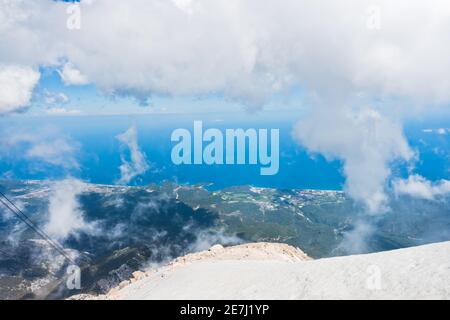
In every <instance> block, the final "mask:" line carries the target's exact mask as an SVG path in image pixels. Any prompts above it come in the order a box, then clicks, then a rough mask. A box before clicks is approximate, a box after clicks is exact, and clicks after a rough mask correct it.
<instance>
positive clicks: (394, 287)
mask: <svg viewBox="0 0 450 320" xmlns="http://www.w3.org/2000/svg"><path fill="white" fill-rule="evenodd" d="M78 298H81V299H82V298H95V299H434V298H436V299H450V242H443V243H437V244H431V245H425V246H420V247H414V248H407V249H401V250H394V251H386V252H380V253H374V254H365V255H355V256H347V257H337V258H329V259H320V260H311V259H309V258H308V257H307V256H306V255H305V254H304V253H302V252H301V251H300V250H298V249H295V248H293V247H289V246H287V245H281V244H267V243H261V244H250V245H241V246H237V247H230V248H222V247H220V246H216V247H213V248H211V249H210V250H209V251H206V252H202V253H197V254H193V255H188V256H185V257H182V258H179V259H177V260H175V261H174V262H173V263H171V264H170V265H168V266H165V267H163V268H160V269H159V270H153V271H147V272H137V273H135V277H134V278H133V279H131V280H130V281H129V282H124V283H122V284H121V285H120V286H119V287H118V288H114V289H112V290H111V291H110V292H109V293H108V294H107V295H105V296H99V297H92V296H83V297H78Z"/></svg>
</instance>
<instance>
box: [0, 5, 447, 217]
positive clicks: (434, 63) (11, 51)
mask: <svg viewBox="0 0 450 320" xmlns="http://www.w3.org/2000/svg"><path fill="white" fill-rule="evenodd" d="M67 5H68V4H67V3H62V2H56V1H46V0H38V1H33V2H32V3H30V1H25V0H17V1H14V2H11V1H5V0H3V1H1V2H0V8H1V10H0V12H2V15H3V16H4V19H0V21H2V23H1V24H0V36H1V38H2V51H1V52H0V61H3V62H4V63H5V64H19V65H29V66H34V65H43V64H44V65H57V66H60V65H61V61H67V62H68V63H67V64H65V65H64V66H63V67H62V71H61V77H62V78H63V80H64V77H65V79H66V80H64V81H67V83H68V84H70V83H74V84H76V83H78V84H80V83H84V82H85V81H87V80H86V79H89V81H91V82H92V83H94V84H95V85H96V86H97V87H98V88H101V89H103V90H104V91H106V92H110V93H121V94H123V93H127V94H134V95H136V96H137V97H138V98H139V99H141V100H143V97H148V96H149V95H151V94H171V95H203V94H210V93H218V94H223V95H224V96H225V97H226V98H232V99H239V100H240V101H244V102H246V103H248V104H252V105H258V104H262V103H263V102H264V101H265V99H266V98H267V97H269V96H271V95H272V94H274V93H278V92H285V91H288V90H290V89H291V88H296V87H300V88H302V91H303V92H305V95H306V96H307V97H306V98H307V99H305V101H306V103H305V105H304V107H305V108H307V109H308V110H309V115H308V116H306V117H305V118H304V119H302V121H301V122H300V123H299V125H298V126H297V128H296V130H295V134H296V136H297V138H298V140H299V141H300V142H301V143H303V144H305V146H306V147H307V148H308V149H309V150H310V151H311V152H320V153H323V154H325V155H326V156H327V157H329V158H338V159H341V160H342V161H343V162H344V173H345V174H346V176H347V182H346V188H347V190H348V191H349V193H350V194H351V195H352V196H354V197H355V198H356V199H357V200H358V201H361V202H363V203H364V204H365V205H366V207H367V208H368V211H369V212H371V213H374V212H379V211H383V208H384V207H385V199H386V195H385V185H386V182H387V181H386V180H387V179H388V178H389V176H390V170H389V164H390V163H391V162H392V161H396V160H409V159H411V158H412V155H411V151H410V150H409V148H408V146H407V143H406V140H405V139H404V137H403V133H402V128H401V122H402V119H403V118H404V117H405V116H406V115H409V114H410V113H411V112H421V111H423V110H427V112H429V111H428V110H432V109H425V108H424V107H425V106H427V107H428V106H430V105H433V106H434V105H435V106H443V105H446V104H448V103H449V102H450V77H449V75H448V72H447V70H450V44H449V42H448V41H447V39H448V34H450V24H449V23H448V21H450V4H449V2H448V1H446V0H436V1H434V2H433V5H432V6H431V5H429V4H427V3H425V2H424V1H422V0H397V1H391V0H378V1H376V3H375V4H374V3H373V1H369V0H348V1H346V3H345V6H343V5H342V4H341V3H339V2H336V1H332V0H330V1H313V0H286V1H278V0H268V1H265V2H264V4H263V5H262V4H261V1H259V0H249V1H241V0H174V1H159V0H126V1H125V0H117V1H107V0H97V1H82V3H81V12H82V21H81V29H80V30H68V29H67V28H65V27H64V26H65V25H66V20H67V18H68V15H67V12H66V7H67ZM374 5H375V6H376V8H377V10H368V9H369V8H372V7H373V6H374ZM324 8H326V9H324ZM374 14H375V15H377V14H380V16H379V17H374V16H373V15H374ZM372 21H378V22H379V23H378V24H376V25H375V26H374V25H373V24H372V23H370V22H372ZM75 66H76V67H75ZM64 71H67V72H64ZM69 75H72V76H73V75H75V76H73V77H71V76H69ZM80 75H82V76H81V77H80ZM80 78H81V81H80ZM70 79H71V80H70ZM74 79H77V80H74ZM374 101H375V102H379V101H382V103H376V104H373V103H372V102H374ZM399 101H400V103H399ZM367 105H371V108H368V107H367ZM368 110H370V111H368ZM327 131H328V133H327ZM331 131H332V132H333V133H330V132H331ZM340 131H342V132H340ZM385 132H386V133H385ZM343 139H348V140H347V141H345V140H343ZM131 163H132V162H130V163H124V165H123V166H122V168H123V169H121V171H122V174H123V176H124V177H126V178H124V180H123V181H122V182H124V181H127V180H128V179H132V176H133V174H132V175H130V174H129V173H130V172H133V171H135V170H133V166H132V165H131ZM136 168H137V167H136ZM136 168H135V169H136ZM136 172H139V170H138V171H136ZM365 176H368V177H365ZM130 177H131V178H130Z"/></svg>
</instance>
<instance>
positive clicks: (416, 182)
mask: <svg viewBox="0 0 450 320" xmlns="http://www.w3.org/2000/svg"><path fill="white" fill-rule="evenodd" d="M393 188H394V191H395V193H396V194H397V195H409V196H411V197H414V198H420V199H427V200H433V199H435V198H436V197H438V196H443V195H447V194H450V181H449V180H440V181H438V182H436V183H432V182H431V181H429V180H427V179H425V178H424V177H422V176H420V175H411V176H409V177H408V179H397V180H395V181H393Z"/></svg>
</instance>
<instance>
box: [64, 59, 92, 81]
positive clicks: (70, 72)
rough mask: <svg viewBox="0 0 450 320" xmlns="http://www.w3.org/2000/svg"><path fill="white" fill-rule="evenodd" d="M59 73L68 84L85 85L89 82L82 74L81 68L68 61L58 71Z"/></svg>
mask: <svg viewBox="0 0 450 320" xmlns="http://www.w3.org/2000/svg"><path fill="white" fill-rule="evenodd" d="M58 73H59V75H60V76H61V79H62V81H63V82H64V84H66V85H78V86H79V85H84V84H88V83H89V80H88V79H87V78H86V76H84V75H83V74H81V72H80V70H78V69H77V68H75V66H74V65H73V64H72V63H70V62H68V63H66V64H65V65H64V66H63V68H62V70H60V71H58Z"/></svg>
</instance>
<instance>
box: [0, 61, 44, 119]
mask: <svg viewBox="0 0 450 320" xmlns="http://www.w3.org/2000/svg"><path fill="white" fill-rule="evenodd" d="M39 78H40V74H39V72H37V71H34V70H33V69H32V68H29V67H23V66H17V65H3V64H0V114H1V113H8V112H12V111H17V110H18V109H21V108H23V107H26V106H27V105H28V104H29V103H30V99H31V96H32V92H33V89H34V87H35V85H36V84H37V82H38V81H39Z"/></svg>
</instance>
